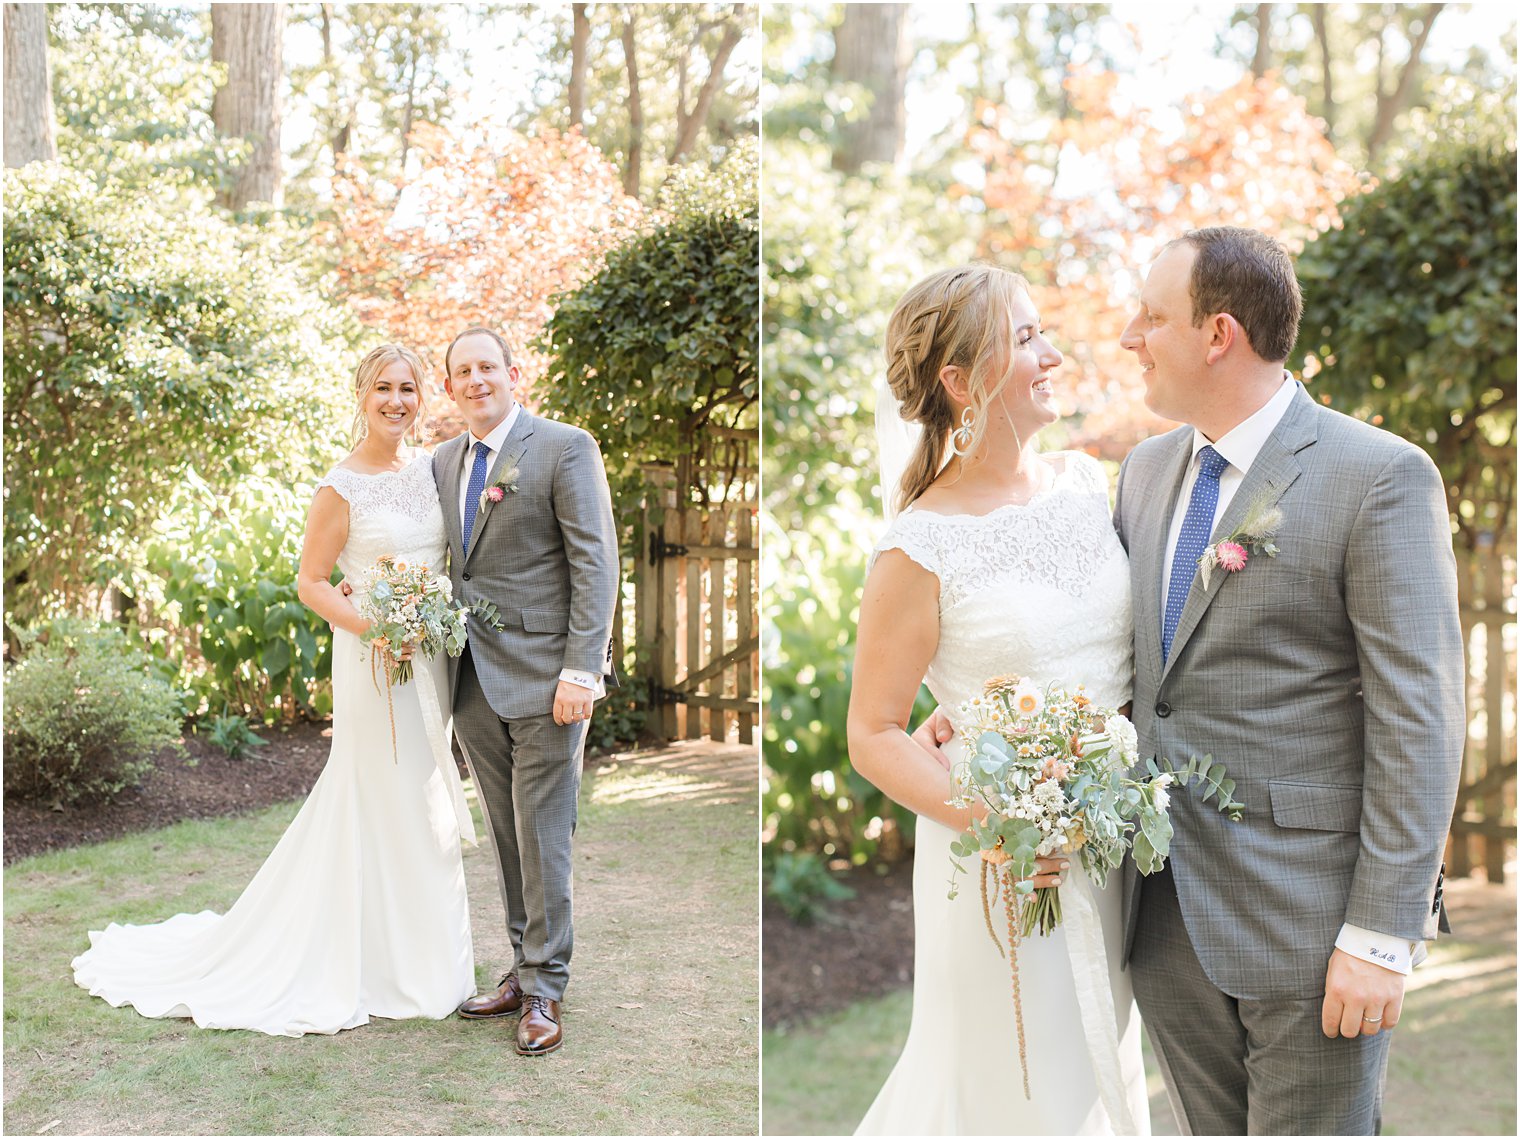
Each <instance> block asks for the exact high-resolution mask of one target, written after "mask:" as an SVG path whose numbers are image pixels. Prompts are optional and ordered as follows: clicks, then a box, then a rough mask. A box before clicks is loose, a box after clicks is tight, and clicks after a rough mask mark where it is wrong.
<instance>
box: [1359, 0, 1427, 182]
mask: <svg viewBox="0 0 1520 1139" xmlns="http://www.w3.org/2000/svg"><path fill="white" fill-rule="evenodd" d="M1445 6H1446V5H1444V4H1427V5H1425V10H1424V12H1423V13H1422V15H1421V17H1420V30H1419V33H1418V34H1417V35H1416V36H1415V37H1414V40H1413V42H1411V43H1410V45H1409V58H1408V60H1406V61H1405V63H1404V67H1403V69H1402V70H1401V71H1400V72H1399V81H1398V82H1397V83H1396V84H1394V87H1393V90H1392V91H1384V90H1383V84H1382V74H1381V71H1382V68H1381V67H1380V68H1379V69H1378V70H1379V75H1378V101H1377V116H1376V118H1374V119H1373V121H1372V131H1371V133H1370V134H1368V136H1367V166H1368V168H1369V169H1371V168H1372V167H1373V164H1374V161H1375V159H1376V158H1377V155H1378V151H1380V150H1381V149H1382V148H1383V144H1384V143H1386V142H1387V141H1388V137H1389V136H1390V135H1391V134H1393V120H1394V119H1396V118H1398V115H1399V112H1400V111H1402V110H1403V109H1404V104H1405V103H1406V102H1408V100H1409V92H1410V91H1411V90H1412V89H1413V87H1414V80H1415V76H1416V75H1417V74H1418V73H1419V70H1420V55H1421V54H1422V53H1423V52H1424V50H1425V41H1426V40H1428V39H1429V38H1430V29H1431V27H1432V26H1433V25H1434V24H1435V22H1436V17H1437V16H1439V15H1440V14H1441V9H1442V8H1444V7H1445Z"/></svg>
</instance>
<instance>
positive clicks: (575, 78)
mask: <svg viewBox="0 0 1520 1139" xmlns="http://www.w3.org/2000/svg"><path fill="white" fill-rule="evenodd" d="M570 20H571V30H570V125H571V126H572V127H578V126H581V125H583V124H584V122H585V120H586V49H587V48H588V47H589V46H590V44H591V21H590V19H588V18H587V16H586V5H584V4H572V5H570Z"/></svg>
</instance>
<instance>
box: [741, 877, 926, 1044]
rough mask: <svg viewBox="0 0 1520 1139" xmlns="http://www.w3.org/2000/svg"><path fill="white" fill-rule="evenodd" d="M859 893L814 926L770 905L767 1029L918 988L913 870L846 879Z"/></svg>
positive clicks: (765, 949)
mask: <svg viewBox="0 0 1520 1139" xmlns="http://www.w3.org/2000/svg"><path fill="white" fill-rule="evenodd" d="M839 877H840V881H842V882H844V883H846V884H847V885H848V886H850V887H851V888H852V889H853V890H854V891H855V896H854V897H853V898H850V899H848V900H846V901H842V902H835V903H833V904H832V905H830V906H829V907H828V908H827V910H826V911H825V912H824V915H823V917H822V918H820V919H819V921H818V922H817V923H815V924H814V925H797V924H796V923H794V922H792V921H791V920H790V919H789V918H788V917H787V916H786V914H785V912H784V911H783V910H782V909H781V907H780V906H778V905H777V904H776V903H775V902H774V901H772V900H771V899H770V898H767V899H765V904H764V906H763V907H762V912H761V920H762V921H763V922H764V923H765V935H764V938H763V940H762V944H761V959H762V968H763V970H764V973H765V989H764V993H765V996H764V1001H763V1003H762V1005H761V1016H762V1019H763V1023H764V1025H765V1027H766V1028H777V1027H779V1026H781V1025H787V1024H796V1023H799V1022H801V1021H804V1020H807V1019H809V1018H811V1017H814V1016H817V1015H818V1014H819V1013H822V1012H832V1011H833V1010H834V1009H840V1008H845V1007H847V1006H848V1005H852V1004H854V1003H855V1002H856V1001H858V1000H861V999H863V998H865V997H874V996H879V995H881V994H883V993H888V992H891V991H892V990H893V989H900V988H902V987H903V986H905V985H908V984H911V983H912V981H913V863H912V861H911V860H907V861H904V862H901V863H898V864H897V865H896V866H893V867H891V868H890V869H889V870H888V872H887V873H885V874H881V873H878V872H877V871H876V870H873V869H857V870H852V871H850V872H848V873H846V874H842V875H840V876H839Z"/></svg>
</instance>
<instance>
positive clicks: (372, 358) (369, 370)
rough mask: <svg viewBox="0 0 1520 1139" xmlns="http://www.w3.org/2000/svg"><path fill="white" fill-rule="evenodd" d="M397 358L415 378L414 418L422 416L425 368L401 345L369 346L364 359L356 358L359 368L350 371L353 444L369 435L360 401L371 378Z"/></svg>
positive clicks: (367, 393) (368, 389)
mask: <svg viewBox="0 0 1520 1139" xmlns="http://www.w3.org/2000/svg"><path fill="white" fill-rule="evenodd" d="M397 360H404V361H405V362H406V365H407V367H409V368H411V370H412V377H413V378H414V379H415V380H416V381H417V399H418V403H419V405H418V408H417V415H418V418H421V416H422V407H421V399H422V394H423V392H425V391H426V390H427V368H426V367H425V366H424V365H423V363H422V360H421V358H420V357H419V356H418V355H417V353H415V352H413V351H412V350H411V349H410V348H407V347H406V346H405V345H402V344H382V345H380V346H379V347H378V348H372V349H370V352H369V354H368V355H367V356H365V357H364V359H362V360H360V361H359V367H358V368H357V369H355V371H354V401H355V403H356V404H357V407H356V408H355V410H354V423H353V428H352V431H351V434H352V435H353V440H354V445H355V446H358V444H359V443H360V442H361V441H362V440H363V439H364V437H365V436H366V435H368V434H369V419H368V418H367V417H366V416H365V414H364V401H365V400H367V399H368V398H369V393H370V391H371V390H372V389H373V388H374V386H375V381H376V380H377V379H379V378H380V373H381V372H383V371H385V369H386V368H388V367H390V366H391V365H392V364H394V363H395V362H396V361H397Z"/></svg>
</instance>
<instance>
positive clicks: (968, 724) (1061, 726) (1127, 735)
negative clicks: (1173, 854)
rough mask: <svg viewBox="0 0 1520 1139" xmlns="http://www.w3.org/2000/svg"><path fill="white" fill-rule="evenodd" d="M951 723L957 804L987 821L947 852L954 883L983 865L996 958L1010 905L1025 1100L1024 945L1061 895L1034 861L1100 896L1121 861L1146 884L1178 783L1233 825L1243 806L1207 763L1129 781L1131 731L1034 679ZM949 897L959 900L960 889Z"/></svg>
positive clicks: (1230, 783)
mask: <svg viewBox="0 0 1520 1139" xmlns="http://www.w3.org/2000/svg"><path fill="white" fill-rule="evenodd" d="M956 722H957V723H958V724H960V725H961V727H960V738H961V741H962V743H963V744H964V745H965V754H966V759H965V760H964V761H963V762H961V763H959V764H958V765H957V766H956V768H955V771H954V773H953V779H954V786H955V794H954V796H953V797H952V798H951V800H950V803H951V804H952V805H953V806H957V807H975V806H976V805H977V804H981V805H982V806H983V807H985V808H986V817H985V818H982V819H976V818H973V820H972V822H971V826H970V829H969V830H967V831H966V833H964V834H963V835H961V836H960V837H959V838H958V839H957V840H956V841H955V842H954V843H953V844H952V846H951V848H950V849H951V851H952V853H953V854H954V855H955V857H956V862H955V874H957V875H958V874H960V873H962V872H963V871H964V867H963V866H962V865H961V863H960V861H959V860H960V859H962V858H970V857H972V856H977V857H978V858H979V862H980V879H981V895H982V913H983V916H984V917H985V918H986V922H987V932H988V934H989V935H990V936H991V937H992V940H993V943H994V944H995V945H997V947H998V952H999V953H1002V952H1003V946H1002V944H1001V943H1000V942H999V940H998V935H997V932H996V930H995V929H994V928H993V924H992V910H993V907H994V906H995V905H996V904H997V903H998V900H999V898H1000V897H1001V900H1002V903H1003V909H1004V912H1005V915H1006V919H1007V920H1006V925H1007V929H1008V943H1009V949H1008V952H1007V954H1006V956H1007V957H1008V959H1009V964H1010V967H1011V970H1012V976H1013V999H1014V1011H1015V1015H1016V1017H1017V1019H1018V1029H1019V1058H1020V1062H1021V1064H1024V1066H1025V1071H1024V1091H1025V1095H1026V1096H1027V1095H1028V1094H1029V1074H1028V1067H1027V1064H1025V1052H1024V1020H1023V1009H1022V1004H1021V1002H1020V1000H1019V975H1018V957H1017V949H1018V944H1019V941H1020V939H1021V938H1023V937H1029V936H1032V935H1034V934H1036V933H1038V934H1039V935H1041V936H1044V935H1047V934H1049V933H1050V931H1051V930H1053V929H1055V927H1056V926H1057V925H1059V924H1060V922H1061V895H1060V891H1059V888H1058V887H1053V886H1047V887H1041V888H1040V889H1038V890H1036V889H1035V888H1034V885H1033V883H1031V882H1030V881H1029V880H1028V879H1029V878H1030V876H1031V875H1033V874H1034V873H1035V871H1036V869H1037V867H1036V866H1035V859H1037V858H1044V857H1049V856H1052V855H1056V854H1068V855H1075V856H1076V857H1078V858H1080V859H1081V861H1082V865H1083V867H1084V868H1085V869H1086V871H1087V875H1088V877H1089V878H1090V879H1091V880H1092V881H1093V883H1094V884H1095V885H1096V886H1098V887H1099V888H1100V889H1101V888H1102V887H1103V886H1104V885H1105V884H1106V882H1107V881H1108V873H1109V871H1110V870H1112V869H1114V868H1115V867H1116V866H1118V865H1119V864H1120V863H1121V862H1122V861H1123V860H1124V856H1125V854H1126V853H1129V854H1131V855H1132V856H1133V857H1134V859H1135V863H1136V865H1137V867H1138V868H1139V870H1140V873H1142V874H1152V873H1154V872H1155V871H1157V870H1159V869H1161V866H1162V864H1163V863H1164V862H1165V860H1166V856H1167V851H1168V849H1169V848H1170V845H1171V840H1172V823H1171V819H1170V818H1169V817H1168V814H1167V811H1168V807H1169V805H1170V801H1169V798H1168V792H1167V788H1168V787H1169V786H1170V785H1171V784H1172V783H1173V782H1177V783H1179V784H1181V785H1182V786H1187V785H1188V784H1189V783H1190V782H1192V781H1193V780H1195V779H1196V780H1198V781H1199V783H1200V785H1201V786H1202V788H1203V798H1204V800H1208V799H1209V798H1211V797H1216V796H1217V805H1218V807H1219V809H1220V810H1221V811H1223V812H1225V813H1227V814H1229V815H1230V817H1231V818H1232V819H1235V820H1239V818H1240V813H1241V811H1242V810H1243V805H1242V804H1240V803H1237V802H1236V801H1235V799H1234V791H1235V781H1234V780H1232V779H1229V778H1226V777H1225V772H1224V768H1223V767H1222V766H1221V765H1219V764H1216V763H1214V762H1213V761H1212V759H1211V757H1209V756H1205V757H1204V758H1203V759H1201V760H1199V759H1192V760H1190V761H1189V762H1188V765H1187V767H1186V768H1185V769H1184V770H1182V771H1180V772H1173V771H1172V770H1170V769H1163V768H1162V767H1161V766H1160V765H1158V764H1157V762H1156V760H1154V759H1151V760H1147V761H1146V768H1145V774H1144V775H1143V776H1142V777H1140V778H1134V777H1132V776H1131V775H1130V774H1129V773H1130V771H1131V770H1132V769H1133V768H1134V767H1135V766H1136V765H1137V764H1138V762H1139V758H1140V756H1139V742H1138V739H1137V737H1136V735H1135V728H1134V725H1133V724H1131V723H1130V722H1129V720H1127V719H1126V718H1125V717H1123V716H1121V715H1119V713H1118V712H1116V711H1114V710H1113V709H1111V708H1099V707H1097V706H1095V705H1094V704H1093V702H1092V700H1091V699H1089V697H1088V696H1087V695H1086V693H1085V692H1084V691H1083V690H1082V688H1081V687H1080V686H1078V687H1077V689H1076V690H1075V691H1067V690H1066V689H1063V688H1059V687H1056V686H1054V685H1051V686H1048V687H1046V688H1044V689H1041V688H1039V687H1038V686H1036V685H1035V683H1034V682H1033V681H1031V680H1029V679H1028V678H1027V677H1009V676H999V677H994V678H992V679H991V680H989V681H987V683H986V684H985V686H984V688H983V694H982V695H981V696H977V697H974V698H972V699H970V700H967V701H965V702H963V703H962V704H961V705H960V707H959V709H957V716H956ZM950 893H951V896H952V897H954V896H955V893H956V889H955V878H954V877H952V879H951V890H950ZM1031 895H1033V896H1032V897H1031Z"/></svg>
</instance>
